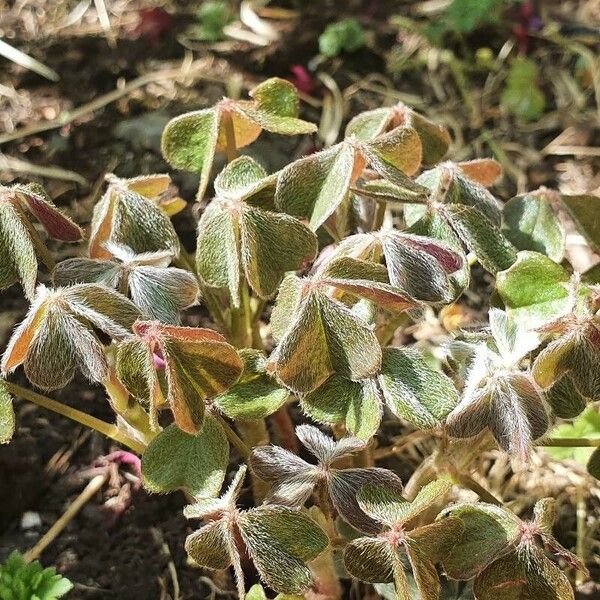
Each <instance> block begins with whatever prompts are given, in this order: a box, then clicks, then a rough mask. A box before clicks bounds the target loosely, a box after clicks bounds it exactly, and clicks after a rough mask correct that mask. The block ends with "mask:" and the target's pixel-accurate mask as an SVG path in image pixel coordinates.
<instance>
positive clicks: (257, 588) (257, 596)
mask: <svg viewBox="0 0 600 600" xmlns="http://www.w3.org/2000/svg"><path fill="white" fill-rule="evenodd" d="M244 600H267V594H265V590H264V588H263V586H262V585H260V583H255V584H254V585H253V586H252V587H251V588H250V589H249V590H248V591H247V592H246V597H245V599H244Z"/></svg>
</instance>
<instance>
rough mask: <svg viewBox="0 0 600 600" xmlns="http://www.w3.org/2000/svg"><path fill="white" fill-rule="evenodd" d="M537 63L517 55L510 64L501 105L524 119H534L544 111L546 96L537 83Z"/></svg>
mask: <svg viewBox="0 0 600 600" xmlns="http://www.w3.org/2000/svg"><path fill="white" fill-rule="evenodd" d="M537 77H538V73H537V64H536V63H535V61H533V60H531V59H530V58H527V57H525V56H517V57H516V58H514V59H513V60H512V62H511V65H510V70H509V72H508V79H507V82H506V87H505V88H504V91H503V92H502V98H501V103H502V106H503V107H504V108H505V109H506V110H508V111H509V112H511V113H512V114H514V115H516V116H517V117H520V118H521V119H524V120H525V121H536V120H537V119H539V118H540V117H541V116H542V114H543V113H544V108H545V106H546V97H545V96H544V92H543V91H542V90H541V89H540V88H539V86H538V84H537Z"/></svg>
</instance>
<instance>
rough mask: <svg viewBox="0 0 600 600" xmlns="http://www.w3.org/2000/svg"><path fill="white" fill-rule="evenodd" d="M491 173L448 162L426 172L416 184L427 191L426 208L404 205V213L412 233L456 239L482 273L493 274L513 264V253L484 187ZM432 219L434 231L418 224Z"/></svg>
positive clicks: (495, 204)
mask: <svg viewBox="0 0 600 600" xmlns="http://www.w3.org/2000/svg"><path fill="white" fill-rule="evenodd" d="M490 171H492V174H493V169H490V168H487V167H485V166H484V165H481V164H477V165H474V164H472V163H464V164H461V163H458V164H455V163H450V162H445V163H442V164H441V165H439V166H438V167H436V168H434V169H431V170H430V171H425V172H424V173H423V174H421V175H420V176H419V177H418V178H417V181H416V182H417V184H419V185H421V186H425V187H426V188H428V189H429V190H430V194H429V199H428V200H427V202H426V203H425V205H423V204H422V203H419V204H413V205H410V206H409V205H407V207H406V208H405V211H404V212H405V219H406V222H407V225H409V227H410V228H411V231H415V232H417V233H422V232H423V231H428V232H429V233H428V235H432V234H433V232H435V235H436V237H438V238H439V239H441V240H444V241H447V242H448V241H449V240H451V239H452V238H453V237H458V238H459V239H460V240H461V242H462V243H463V244H464V245H465V246H466V247H467V248H468V249H469V250H470V251H472V252H473V253H474V254H475V255H476V256H477V258H478V260H479V261H480V262H481V264H482V265H483V267H484V268H485V269H487V270H488V271H490V272H492V273H496V272H497V271H501V270H503V269H507V268H508V267H509V266H510V265H511V264H512V263H513V262H514V261H515V259H516V250H515V248H514V247H513V246H512V244H511V243H510V242H509V241H508V240H507V239H506V238H505V237H504V235H503V234H502V232H501V231H500V223H501V212H500V207H499V203H498V201H497V200H496V199H495V198H494V197H493V196H492V194H490V192H488V191H487V190H486V189H485V187H484V184H489V183H491V182H492V181H491V180H492V177H491V176H490ZM477 179H479V180H480V182H478V181H477ZM402 202H406V201H405V200H402ZM433 215H437V216H438V217H439V221H438V222H437V224H436V227H435V228H432V227H431V226H423V225H421V224H420V222H421V221H423V220H425V221H431V220H432V219H433ZM451 247H452V245H451Z"/></svg>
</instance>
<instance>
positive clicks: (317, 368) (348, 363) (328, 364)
mask: <svg viewBox="0 0 600 600" xmlns="http://www.w3.org/2000/svg"><path fill="white" fill-rule="evenodd" d="M277 310H279V311H280V312H281V313H283V314H282V315H279V316H278V315H276V314H274V316H273V320H274V321H275V323H277V321H278V319H279V320H281V321H284V322H285V320H287V319H289V320H288V321H287V327H285V330H284V332H283V334H282V335H281V336H280V339H279V345H278V346H277V348H276V350H275V351H274V353H273V355H271V358H270V362H269V365H270V367H269V368H270V369H275V370H276V373H277V376H278V377H279V378H280V379H281V381H283V383H284V384H285V385H286V386H287V387H289V388H290V389H292V390H294V391H296V392H310V391H312V390H314V389H315V388H317V387H318V386H319V385H321V384H322V383H323V382H324V381H325V380H326V379H328V378H329V377H330V376H331V375H332V374H334V373H337V374H339V375H342V376H344V377H347V378H348V379H352V380H358V379H364V378H366V377H368V376H369V375H372V374H373V373H375V372H376V371H377V370H378V368H379V366H380V364H381V348H380V346H379V342H378V341H377V338H376V336H375V334H374V332H373V330H372V328H371V327H370V326H369V325H368V324H367V323H366V322H364V321H363V320H362V319H360V318H358V317H356V316H355V315H354V313H352V311H351V310H350V309H348V308H347V307H346V306H344V305H342V304H341V303H339V302H337V301H335V300H333V299H331V298H330V297H329V296H327V295H326V294H325V293H324V290H323V289H322V288H321V287H319V286H314V285H311V281H310V280H302V279H299V278H297V277H293V276H291V277H289V278H288V281H287V284H286V282H284V285H282V287H281V289H280V292H279V296H278V301H277V306H276V309H275V311H274V313H276V311H277ZM276 329H277V327H276V328H275V329H274V332H275V331H276Z"/></svg>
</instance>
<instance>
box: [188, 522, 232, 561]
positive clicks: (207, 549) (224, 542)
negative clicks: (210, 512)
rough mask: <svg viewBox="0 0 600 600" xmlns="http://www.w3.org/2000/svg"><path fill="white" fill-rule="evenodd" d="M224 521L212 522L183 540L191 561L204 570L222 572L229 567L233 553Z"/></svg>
mask: <svg viewBox="0 0 600 600" xmlns="http://www.w3.org/2000/svg"><path fill="white" fill-rule="evenodd" d="M230 537H231V536H230V533H229V531H228V528H227V523H226V522H225V520H224V519H219V520H218V521H212V522H210V523H208V524H207V525H205V526H204V527H201V528H200V529H198V531H194V533H192V534H190V535H188V536H187V538H186V540H185V550H186V552H187V553H188V554H189V555H190V557H191V558H192V559H193V561H194V562H195V563H196V564H197V565H199V566H201V567H204V568H206V569H215V570H222V569H226V568H227V567H229V566H230V565H231V563H232V562H233V561H232V554H233V553H234V552H235V549H234V548H235V547H234V545H233V544H234V542H233V541H232V540H231V539H230Z"/></svg>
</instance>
